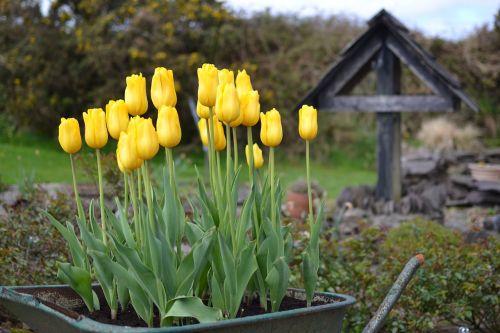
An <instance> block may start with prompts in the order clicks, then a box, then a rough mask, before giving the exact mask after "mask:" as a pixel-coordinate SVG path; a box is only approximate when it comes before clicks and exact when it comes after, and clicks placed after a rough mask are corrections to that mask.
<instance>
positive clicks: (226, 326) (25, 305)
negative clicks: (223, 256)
mask: <svg viewBox="0 0 500 333" xmlns="http://www.w3.org/2000/svg"><path fill="white" fill-rule="evenodd" d="M423 263H424V256H423V255H421V254H418V255H416V256H414V257H413V258H411V259H410V260H409V261H408V263H407V264H406V265H405V267H404V268H403V270H402V271H401V273H400V275H399V276H398V278H397V280H396V281H395V282H394V284H393V285H392V287H391V289H390V290H389V292H388V293H387V295H386V297H385V299H384V300H383V301H382V304H381V305H380V307H379V308H378V310H377V312H376V313H375V315H374V316H373V317H372V318H371V320H370V322H369V323H368V324H367V325H366V327H365V328H364V330H363V333H375V332H378V331H379V330H380V328H381V327H382V325H383V323H384V320H385V319H386V317H387V316H388V314H389V312H390V311H391V309H392V308H393V306H394V305H395V303H396V302H397V300H398V299H399V297H400V296H401V293H402V292H403V290H404V289H405V287H406V286H407V284H408V282H409V281H410V280H411V279H412V277H413V275H414V274H415V272H416V270H417V269H418V268H419V267H420V266H421V265H422V264H423ZM98 289H100V288H99V286H98V285H96V286H95V290H96V291H97V290H98ZM288 295H289V296H291V297H294V298H297V299H302V298H303V297H305V294H304V291H303V290H298V289H289V290H288ZM57 297H58V298H59V302H58V301H57V300H55V298H57ZM315 297H316V298H317V299H320V300H322V301H324V302H326V303H327V304H324V305H317V306H312V307H308V308H302V309H296V310H287V311H281V312H274V313H266V314H262V315H256V316H251V317H244V318H236V319H231V320H222V321H218V322H216V323H205V324H196V325H187V326H176V327H160V328H141V327H140V328H136V327H125V326H117V325H109V324H104V323H100V322H97V321H94V320H92V319H90V318H88V317H86V316H82V315H79V314H78V313H77V312H75V311H73V310H72V308H73V306H74V304H75V302H78V301H79V302H80V303H81V299H80V298H79V296H78V295H76V293H75V292H74V291H72V290H71V288H69V287H68V286H31V287H19V286H15V287H0V307H2V308H3V309H4V310H6V311H7V312H8V313H10V314H11V315H12V316H13V317H15V318H16V319H18V320H20V321H22V322H24V323H26V324H28V325H29V326H30V327H31V328H32V329H34V330H35V331H36V332H60V333H72V332H75V333H78V332H80V333H87V332H88V333H92V332H109V333H118V332H125V333H132V332H134V333H137V332H141V333H171V332H203V333H206V332H212V333H215V332H217V333H220V332H230V333H247V332H266V333H267V332H272V333H279V332H297V333H302V332H311V333H312V332H329V333H338V332H340V331H341V329H342V320H343V317H344V315H345V313H346V311H347V308H348V306H350V305H352V304H353V303H354V302H355V300H354V298H352V297H350V296H347V295H341V294H333V293H316V296H315Z"/></svg>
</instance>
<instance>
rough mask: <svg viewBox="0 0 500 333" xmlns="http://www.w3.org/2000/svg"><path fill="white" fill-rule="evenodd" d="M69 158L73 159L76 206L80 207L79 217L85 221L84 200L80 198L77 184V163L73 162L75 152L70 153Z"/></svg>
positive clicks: (72, 171)
mask: <svg viewBox="0 0 500 333" xmlns="http://www.w3.org/2000/svg"><path fill="white" fill-rule="evenodd" d="M69 160H70V161H71V173H72V175H73V190H74V191H75V201H76V207H77V209H78V217H79V218H80V220H82V221H85V212H84V211H83V206H82V201H81V200H80V195H79V194H78V186H77V185H76V172H75V164H74V162H73V154H70V155H69Z"/></svg>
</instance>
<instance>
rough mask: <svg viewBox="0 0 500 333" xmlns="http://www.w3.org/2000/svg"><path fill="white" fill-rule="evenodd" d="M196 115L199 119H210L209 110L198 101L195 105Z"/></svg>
mask: <svg viewBox="0 0 500 333" xmlns="http://www.w3.org/2000/svg"><path fill="white" fill-rule="evenodd" d="M196 113H197V114H198V116H199V117H200V118H205V119H208V118H210V108H208V107H207V106H205V105H203V104H201V103H200V101H198V102H197V103H196Z"/></svg>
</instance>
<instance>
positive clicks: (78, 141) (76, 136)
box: [59, 118, 82, 154]
mask: <svg viewBox="0 0 500 333" xmlns="http://www.w3.org/2000/svg"><path fill="white" fill-rule="evenodd" d="M59 144H60V145H61V147H62V149H63V150H64V151H65V152H67V153H68V154H74V153H76V152H78V151H79V150H80V149H81V148H82V137H81V136H80V125H79V124H78V120H76V119H75V118H68V119H66V118H61V124H60V125H59Z"/></svg>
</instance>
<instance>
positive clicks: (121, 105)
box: [106, 99, 128, 140]
mask: <svg viewBox="0 0 500 333" xmlns="http://www.w3.org/2000/svg"><path fill="white" fill-rule="evenodd" d="M106 124H107V126H108V131H109V135H111V137H112V138H113V139H115V140H118V139H119V138H120V133H121V132H122V131H126V130H127V127H128V109H127V104H125V101H124V100H123V99H119V100H117V101H113V100H111V101H109V103H108V104H106Z"/></svg>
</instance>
